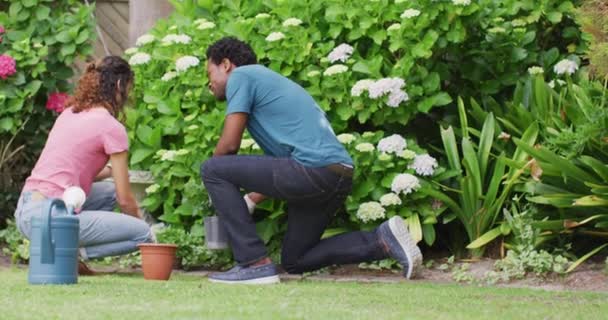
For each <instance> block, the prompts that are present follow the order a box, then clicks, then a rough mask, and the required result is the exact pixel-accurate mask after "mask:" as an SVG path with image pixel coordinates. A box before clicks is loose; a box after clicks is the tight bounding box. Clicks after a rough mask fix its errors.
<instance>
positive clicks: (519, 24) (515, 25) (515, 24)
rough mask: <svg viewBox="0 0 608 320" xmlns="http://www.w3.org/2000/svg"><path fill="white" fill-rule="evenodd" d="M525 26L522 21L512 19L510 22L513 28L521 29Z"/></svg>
mask: <svg viewBox="0 0 608 320" xmlns="http://www.w3.org/2000/svg"><path fill="white" fill-rule="evenodd" d="M526 24H527V23H526V22H525V21H524V20H522V19H514V20H513V21H511V25H512V26H514V27H523V26H525V25H526Z"/></svg>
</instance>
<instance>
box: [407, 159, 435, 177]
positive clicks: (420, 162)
mask: <svg viewBox="0 0 608 320" xmlns="http://www.w3.org/2000/svg"><path fill="white" fill-rule="evenodd" d="M438 166H439V164H437V160H435V158H433V157H431V156H429V155H428V154H421V155H417V156H416V157H415V158H414V162H413V163H412V164H410V165H409V166H408V168H410V169H414V170H415V171H416V173H417V174H419V175H421V176H432V175H433V173H435V168H437V167H438Z"/></svg>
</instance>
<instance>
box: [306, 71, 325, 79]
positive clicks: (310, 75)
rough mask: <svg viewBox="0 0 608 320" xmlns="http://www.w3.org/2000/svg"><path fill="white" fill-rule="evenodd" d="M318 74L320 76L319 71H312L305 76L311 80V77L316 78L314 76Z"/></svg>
mask: <svg viewBox="0 0 608 320" xmlns="http://www.w3.org/2000/svg"><path fill="white" fill-rule="evenodd" d="M320 74H321V72H320V71H319V70H312V71H309V72H308V73H307V74H306V76H307V77H309V78H313V77H316V76H318V75H320Z"/></svg>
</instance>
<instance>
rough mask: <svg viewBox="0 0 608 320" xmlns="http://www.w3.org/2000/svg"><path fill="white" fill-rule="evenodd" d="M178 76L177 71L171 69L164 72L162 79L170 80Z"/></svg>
mask: <svg viewBox="0 0 608 320" xmlns="http://www.w3.org/2000/svg"><path fill="white" fill-rule="evenodd" d="M175 77H177V72H175V71H169V72H167V73H165V74H163V76H162V77H161V78H160V80H162V81H169V80H171V79H173V78H175Z"/></svg>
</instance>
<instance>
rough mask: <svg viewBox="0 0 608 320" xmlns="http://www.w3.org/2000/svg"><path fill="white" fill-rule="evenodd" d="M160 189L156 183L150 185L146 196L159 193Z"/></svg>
mask: <svg viewBox="0 0 608 320" xmlns="http://www.w3.org/2000/svg"><path fill="white" fill-rule="evenodd" d="M158 189H160V186H159V185H158V184H156V183H155V184H153V185H150V186H149V187H147V188H146V194H150V193H154V192H156V191H158Z"/></svg>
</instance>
